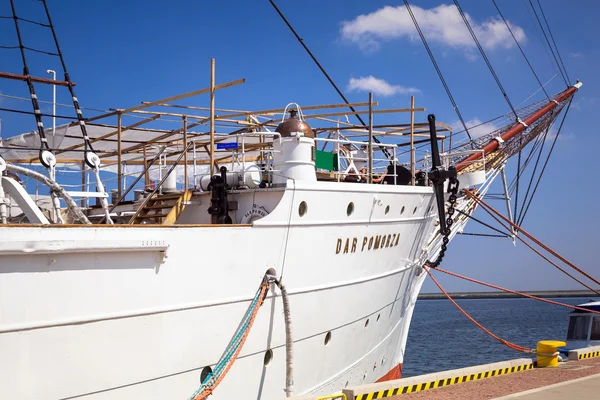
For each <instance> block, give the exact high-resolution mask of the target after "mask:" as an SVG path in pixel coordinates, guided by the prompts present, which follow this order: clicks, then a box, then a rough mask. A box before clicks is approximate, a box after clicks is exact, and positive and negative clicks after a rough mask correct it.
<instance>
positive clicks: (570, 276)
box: [475, 200, 600, 295]
mask: <svg viewBox="0 0 600 400" xmlns="http://www.w3.org/2000/svg"><path fill="white" fill-rule="evenodd" d="M475 201H476V202H477V200H475ZM486 205H487V204H486ZM481 208H482V209H483V211H485V212H486V213H488V214H489V215H490V216H491V217H492V218H494V219H495V220H496V221H497V222H498V223H499V224H500V225H501V226H502V227H503V228H505V229H509V228H508V227H507V226H506V225H504V224H503V223H502V221H500V219H499V218H498V217H496V216H495V215H494V214H493V213H492V212H491V211H490V210H488V209H487V208H485V207H483V206H482V207H481ZM490 208H491V207H490ZM494 211H495V210H494ZM498 214H500V213H498ZM502 217H503V216H502ZM503 218H504V217H503ZM506 221H508V222H510V220H508V219H506ZM514 237H515V238H517V239H518V240H519V241H520V242H521V243H523V244H524V245H525V246H527V247H529V249H531V250H532V251H533V252H534V253H536V254H537V255H538V256H540V257H542V258H543V259H544V260H545V261H547V262H548V263H550V264H551V265H552V266H554V267H555V268H556V269H558V270H559V271H560V272H562V273H563V274H565V275H567V276H568V277H569V278H571V279H573V280H574V281H575V282H577V283H579V284H581V285H582V286H583V287H585V288H587V289H589V290H591V291H592V292H595V293H598V294H599V295H600V293H599V292H597V291H596V290H595V289H592V287H590V286H588V285H586V284H585V283H583V282H582V281H581V280H579V279H577V278H576V277H574V276H573V275H571V274H570V273H568V272H567V271H565V269H564V268H561V267H560V266H559V265H558V264H556V263H555V262H553V261H552V260H550V259H549V258H548V257H546V256H545V255H543V254H542V253H541V252H540V251H539V250H537V249H535V248H534V247H533V246H532V245H530V244H529V243H527V242H526V241H525V240H524V239H523V238H522V237H521V236H518V235H515V236H514Z"/></svg>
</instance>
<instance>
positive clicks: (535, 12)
mask: <svg viewBox="0 0 600 400" xmlns="http://www.w3.org/2000/svg"><path fill="white" fill-rule="evenodd" d="M528 1H529V4H530V5H531V9H532V10H533V14H534V15H535V19H536V20H537V22H538V24H539V25H540V28H541V29H542V33H543V34H544V38H546V43H547V44H548V47H550V52H551V53H552V57H554V61H555V62H556V65H557V66H558V71H559V72H560V74H561V75H562V77H563V80H564V81H565V85H567V86H569V81H568V80H567V78H566V76H565V74H564V72H563V70H562V69H561V68H560V63H559V62H558V59H557V58H556V54H554V50H553V49H552V45H551V44H550V40H549V39H548V35H546V31H545V30H544V26H543V25H542V21H540V17H539V16H538V13H537V11H536V10H535V7H534V6H533V3H532V1H531V0H528Z"/></svg>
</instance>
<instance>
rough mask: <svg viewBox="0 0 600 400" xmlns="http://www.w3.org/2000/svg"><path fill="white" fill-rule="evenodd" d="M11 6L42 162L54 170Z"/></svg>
mask: <svg viewBox="0 0 600 400" xmlns="http://www.w3.org/2000/svg"><path fill="white" fill-rule="evenodd" d="M10 5H11V9H12V17H13V20H14V23H15V30H16V33H17V40H18V42H19V49H20V51H21V59H22V61H23V75H25V77H26V82H27V87H28V88H29V96H30V97H31V104H32V106H33V112H34V114H35V120H36V123H37V131H38V135H39V137H40V152H39V157H40V162H41V163H42V165H43V166H44V167H46V168H49V169H53V168H54V165H55V164H56V158H55V157H54V154H52V152H51V151H50V150H49V149H50V147H49V146H48V139H47V138H46V133H45V132H44V123H43V121H42V116H41V111H40V107H39V104H38V99H37V95H36V93H35V88H34V86H33V82H32V81H31V76H30V75H29V68H28V67H27V58H26V57H25V48H24V46H23V40H22V39H21V30H20V29H19V22H18V20H19V18H18V17H17V11H16V9H15V3H14V0H10ZM51 179H54V177H53V176H51Z"/></svg>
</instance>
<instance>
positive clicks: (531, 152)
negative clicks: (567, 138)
mask: <svg viewBox="0 0 600 400" xmlns="http://www.w3.org/2000/svg"><path fill="white" fill-rule="evenodd" d="M542 136H543V135H538V136H537V137H536V138H535V141H534V142H533V145H532V146H531V150H529V154H527V157H526V158H525V162H524V163H523V167H522V168H521V170H519V171H517V176H518V174H524V173H525V170H527V167H528V166H529V162H530V161H531V160H532V158H533V156H534V154H535V153H536V151H537V150H539V146H540V144H541V143H542ZM527 145H529V144H527ZM516 179H517V178H516V176H515V178H514V179H513V180H512V181H511V182H510V193H512V192H514V190H515V182H516Z"/></svg>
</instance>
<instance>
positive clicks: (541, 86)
mask: <svg viewBox="0 0 600 400" xmlns="http://www.w3.org/2000/svg"><path fill="white" fill-rule="evenodd" d="M492 3H494V6H495V7H496V10H498V14H500V18H502V21H504V25H506V29H508V31H509V32H510V36H512V38H513V40H514V41H515V44H516V45H517V47H518V48H519V50H520V51H521V54H522V55H523V58H524V59H525V61H526V62H527V65H528V66H529V69H530V70H531V73H532V74H533V76H535V79H536V80H537V82H538V83H539V84H540V88H541V89H542V90H543V91H544V94H545V95H546V97H547V98H548V100H550V96H549V95H548V92H546V89H545V88H544V85H543V84H542V81H541V80H540V78H539V77H538V74H537V73H536V72H535V70H534V69H533V66H532V65H531V63H530V62H529V58H527V56H526V55H525V51H524V50H523V48H522V47H521V44H520V43H519V41H518V40H517V38H516V37H515V34H514V33H513V31H512V29H510V25H509V23H508V21H507V20H506V19H505V18H504V15H502V11H500V7H498V4H496V0H492Z"/></svg>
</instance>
